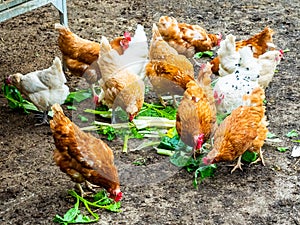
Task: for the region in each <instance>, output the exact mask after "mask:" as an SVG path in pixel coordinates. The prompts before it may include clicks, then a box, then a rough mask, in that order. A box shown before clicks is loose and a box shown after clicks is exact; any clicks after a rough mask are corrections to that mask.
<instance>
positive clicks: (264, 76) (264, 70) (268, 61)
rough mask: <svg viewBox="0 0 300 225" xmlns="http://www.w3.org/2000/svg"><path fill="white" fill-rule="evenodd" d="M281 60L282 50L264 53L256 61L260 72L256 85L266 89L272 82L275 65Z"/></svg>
mask: <svg viewBox="0 0 300 225" xmlns="http://www.w3.org/2000/svg"><path fill="white" fill-rule="evenodd" d="M282 58H283V51H282V50H273V51H268V52H265V53H264V54H262V55H260V56H259V57H258V59H257V61H258V63H259V65H260V66H261V70H260V72H259V78H258V83H259V85H260V86H261V87H263V88H266V87H268V86H269V83H270V82H271V81H272V79H273V76H274V73H275V70H276V67H277V65H278V64H279V63H280V61H281V59H282Z"/></svg>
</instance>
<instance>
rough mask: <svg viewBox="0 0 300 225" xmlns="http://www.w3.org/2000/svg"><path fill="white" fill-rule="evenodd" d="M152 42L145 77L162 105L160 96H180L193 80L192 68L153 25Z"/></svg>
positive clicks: (163, 103)
mask: <svg viewBox="0 0 300 225" xmlns="http://www.w3.org/2000/svg"><path fill="white" fill-rule="evenodd" d="M152 33H153V34H152V40H151V44H150V50H149V59H150V62H149V63H148V64H147V65H146V76H147V77H148V78H149V80H150V82H151V84H152V86H153V89H154V91H155V92H156V93H157V95H158V97H159V98H160V101H161V103H162V105H165V102H164V101H163V99H162V98H161V95H162V94H171V95H172V96H173V100H174V101H173V104H174V105H176V100H175V97H174V95H182V94H183V92H184V90H185V89H186V85H187V83H188V82H189V81H191V80H194V68H193V65H192V64H191V62H190V61H189V60H188V59H187V58H186V57H185V56H184V55H179V54H178V53H177V51H176V50H175V49H174V48H172V47H171V46H169V45H168V43H167V42H165V41H164V40H163V39H162V37H161V35H160V33H159V31H158V28H157V26H156V25H155V24H153V29H152Z"/></svg>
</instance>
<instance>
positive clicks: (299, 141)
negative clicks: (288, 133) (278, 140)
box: [292, 140, 300, 143]
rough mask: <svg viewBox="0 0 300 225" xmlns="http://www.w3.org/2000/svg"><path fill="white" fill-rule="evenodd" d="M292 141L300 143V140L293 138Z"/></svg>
mask: <svg viewBox="0 0 300 225" xmlns="http://www.w3.org/2000/svg"><path fill="white" fill-rule="evenodd" d="M292 142H296V143H300V140H292Z"/></svg>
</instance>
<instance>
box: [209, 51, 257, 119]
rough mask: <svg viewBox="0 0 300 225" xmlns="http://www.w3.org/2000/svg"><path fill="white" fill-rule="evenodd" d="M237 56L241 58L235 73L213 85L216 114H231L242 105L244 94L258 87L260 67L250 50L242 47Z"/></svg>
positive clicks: (221, 78)
mask: <svg viewBox="0 0 300 225" xmlns="http://www.w3.org/2000/svg"><path fill="white" fill-rule="evenodd" d="M239 55H240V57H241V58H240V60H239V63H238V66H237V67H236V69H235V71H234V72H233V73H232V74H229V75H226V76H224V77H220V78H219V79H218V80H217V81H216V83H215V86H214V89H213V93H214V98H215V100H216V107H217V112H218V113H221V114H223V113H224V114H228V113H231V111H232V110H234V109H235V108H237V107H239V106H240V105H242V103H243V101H242V99H243V96H244V95H245V94H250V93H251V92H252V90H253V89H254V88H256V87H258V86H259V84H258V78H259V73H260V65H259V64H258V62H257V60H256V59H255V58H253V53H252V51H251V49H250V48H249V47H244V48H242V49H241V50H240V51H239Z"/></svg>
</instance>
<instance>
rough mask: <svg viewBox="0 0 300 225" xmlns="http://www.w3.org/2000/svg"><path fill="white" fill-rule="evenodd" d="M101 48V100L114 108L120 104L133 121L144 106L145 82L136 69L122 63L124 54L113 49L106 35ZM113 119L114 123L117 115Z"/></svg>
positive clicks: (99, 60) (99, 61) (99, 62)
mask: <svg viewBox="0 0 300 225" xmlns="http://www.w3.org/2000/svg"><path fill="white" fill-rule="evenodd" d="M101 49H102V50H101V52H100V57H99V59H98V64H99V67H100V70H101V74H102V78H101V80H100V86H101V88H102V91H101V93H100V95H99V101H104V104H106V105H107V106H108V107H109V108H112V109H113V110H115V109H116V108H117V107H118V106H120V107H121V108H122V109H123V110H125V111H126V113H127V114H128V117H129V121H132V120H133V119H134V117H135V116H136V115H137V114H138V112H139V111H140V109H141V108H142V106H143V103H144V92H145V84H144V82H143V80H142V79H141V78H140V77H139V76H138V75H137V74H136V72H134V71H136V70H130V68H126V67H125V68H124V67H123V66H121V65H120V62H121V61H122V57H123V56H124V55H119V54H118V53H117V52H116V51H115V50H114V49H112V48H111V46H110V44H109V42H108V40H107V38H106V37H104V36H103V37H102V40H101ZM132 53H133V54H134V52H132ZM126 57H130V55H129V56H126ZM131 57H133V56H131ZM112 119H113V121H112V122H113V123H114V122H115V117H114V116H113V118H112Z"/></svg>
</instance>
